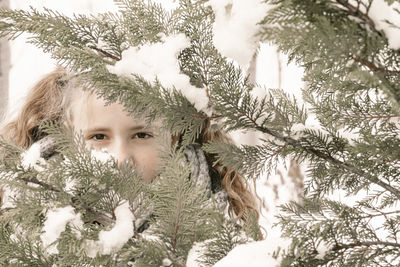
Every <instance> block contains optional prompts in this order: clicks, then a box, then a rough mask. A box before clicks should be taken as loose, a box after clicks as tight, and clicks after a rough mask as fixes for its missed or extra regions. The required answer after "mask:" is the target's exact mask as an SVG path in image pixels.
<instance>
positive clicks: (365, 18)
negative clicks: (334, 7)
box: [336, 0, 376, 30]
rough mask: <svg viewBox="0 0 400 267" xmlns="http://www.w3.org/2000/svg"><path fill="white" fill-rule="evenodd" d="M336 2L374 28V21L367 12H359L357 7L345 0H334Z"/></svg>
mask: <svg viewBox="0 0 400 267" xmlns="http://www.w3.org/2000/svg"><path fill="white" fill-rule="evenodd" d="M336 2H338V3H339V4H340V5H342V6H344V7H345V8H347V10H348V11H349V13H350V14H351V15H354V16H355V17H358V18H360V19H361V20H363V21H365V23H367V24H368V25H369V26H370V27H371V28H372V29H374V30H376V28H375V22H374V21H373V20H372V19H371V18H370V17H369V16H368V14H366V13H363V12H361V11H360V9H359V8H358V7H355V6H353V5H351V4H350V3H349V2H348V1H347V0H336Z"/></svg>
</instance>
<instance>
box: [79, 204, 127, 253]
mask: <svg viewBox="0 0 400 267" xmlns="http://www.w3.org/2000/svg"><path fill="white" fill-rule="evenodd" d="M115 217H116V221H115V225H114V227H113V228H112V229H111V230H109V231H104V230H103V231H100V233H99V240H97V241H94V240H87V241H86V243H85V245H86V251H87V255H88V256H89V257H91V258H94V257H96V254H97V253H100V254H102V255H106V254H107V255H109V254H111V253H113V252H115V251H117V250H119V249H121V248H122V246H123V245H124V244H125V243H126V242H128V240H129V239H130V238H131V237H132V236H133V229H134V228H133V219H134V218H133V214H132V212H131V210H130V207H129V203H128V202H127V201H125V202H124V203H123V204H121V205H119V206H118V207H117V208H116V209H115Z"/></svg>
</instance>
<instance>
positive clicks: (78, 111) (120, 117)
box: [73, 94, 144, 131]
mask: <svg viewBox="0 0 400 267" xmlns="http://www.w3.org/2000/svg"><path fill="white" fill-rule="evenodd" d="M78 102H79V103H77V105H75V108H73V109H74V110H73V113H74V116H73V118H74V119H73V126H74V128H76V129H77V130H82V131H86V130H89V129H90V128H94V127H96V128H112V129H114V128H121V129H124V128H131V127H134V126H136V125H138V124H144V121H143V120H137V119H135V117H134V116H132V115H129V114H128V113H127V112H126V111H125V110H124V108H123V106H122V105H121V104H119V103H112V104H110V105H106V102H105V100H104V99H102V98H98V97H97V96H96V95H94V94H90V95H88V96H87V97H82V98H81V99H80V100H78Z"/></svg>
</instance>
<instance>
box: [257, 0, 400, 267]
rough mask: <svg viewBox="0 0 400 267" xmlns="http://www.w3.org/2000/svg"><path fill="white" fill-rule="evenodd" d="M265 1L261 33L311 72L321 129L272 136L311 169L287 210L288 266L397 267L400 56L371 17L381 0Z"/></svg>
mask: <svg viewBox="0 0 400 267" xmlns="http://www.w3.org/2000/svg"><path fill="white" fill-rule="evenodd" d="M267 2H268V3H270V4H273V5H274V7H273V8H272V9H271V10H270V12H269V14H268V15H267V16H266V17H265V19H264V20H263V22H262V23H261V24H262V25H263V29H262V31H261V33H260V34H261V35H262V38H263V39H264V40H270V41H273V42H274V43H275V44H277V45H278V46H279V48H280V49H281V50H282V51H283V52H285V53H287V54H288V55H289V58H290V59H291V60H293V61H296V62H297V63H298V64H300V65H301V66H303V67H304V69H305V76H304V81H305V82H306V86H305V88H303V100H304V102H305V106H306V107H307V113H308V115H309V116H311V115H312V116H313V117H315V120H316V121H317V122H318V124H319V125H320V127H318V128H315V127H314V128H310V127H307V125H305V123H304V122H303V123H302V124H301V125H300V127H299V125H294V123H293V122H290V121H288V123H287V124H286V129H287V130H286V132H283V131H279V132H277V131H275V132H274V133H273V135H274V136H275V138H276V139H279V140H280V141H281V142H282V143H283V146H284V147H283V148H282V151H280V154H281V155H284V156H286V155H289V156H290V157H294V158H296V159H298V160H300V161H303V162H304V163H306V166H307V172H308V179H307V181H306V184H305V192H304V200H303V203H302V204H298V203H291V204H287V205H285V206H283V207H282V214H281V215H280V222H281V223H280V225H281V226H282V228H283V233H284V236H286V237H289V238H291V239H292V245H291V248H290V250H289V251H287V253H286V258H285V260H284V261H283V262H282V266H398V265H399V261H400V258H399V257H400V254H399V248H400V244H399V242H398V235H399V228H398V221H399V218H400V217H399V211H398V210H397V209H396V207H397V206H398V202H399V200H400V198H399V197H400V184H399V183H398V177H399V174H400V173H399V165H398V160H399V157H398V156H399V153H398V151H399V149H398V147H399V146H398V145H399V100H400V98H399V96H400V93H399V92H400V91H399V78H400V75H399V73H400V66H399V56H400V54H399V50H398V49H397V50H396V49H392V48H390V47H389V44H388V38H387V36H385V33H384V32H383V31H382V30H378V29H377V26H376V24H375V23H374V21H373V20H372V19H371V17H370V15H371V13H370V11H371V10H370V8H371V5H372V3H373V2H374V0H367V1H361V0H357V1H341V0H337V1H315V0H305V1H303V0H301V1H297V0H287V1H286V0H282V1H279V0H276V1H275V0H272V1H267ZM386 2H387V3H393V2H394V1H386ZM397 16H400V14H399V12H398V11H397ZM393 27H398V25H397V26H393ZM268 130H271V129H269V128H268ZM264 131H267V129H264ZM260 155H261V154H260ZM337 194H339V195H341V197H340V198H339V199H338V198H337ZM335 199H336V200H335Z"/></svg>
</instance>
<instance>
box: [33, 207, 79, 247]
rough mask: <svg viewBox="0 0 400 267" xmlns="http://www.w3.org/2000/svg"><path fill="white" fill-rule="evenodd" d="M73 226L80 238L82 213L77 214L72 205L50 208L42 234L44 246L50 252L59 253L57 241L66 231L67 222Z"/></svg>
mask: <svg viewBox="0 0 400 267" xmlns="http://www.w3.org/2000/svg"><path fill="white" fill-rule="evenodd" d="M68 223H70V224H71V226H72V227H73V231H74V232H75V234H76V236H77V238H80V236H81V235H80V232H79V229H82V228H83V222H82V220H81V215H80V214H79V213H78V214H76V213H75V211H74V208H73V207H72V206H67V207H64V208H56V209H53V210H49V211H48V212H47V214H46V221H45V222H44V226H43V229H42V230H43V233H42V234H41V235H40V239H41V240H42V243H43V246H44V247H45V250H46V252H47V253H48V254H57V253H58V249H57V247H56V244H55V241H57V239H58V238H59V237H60V235H61V233H62V232H64V231H65V228H66V226H67V224H68Z"/></svg>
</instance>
